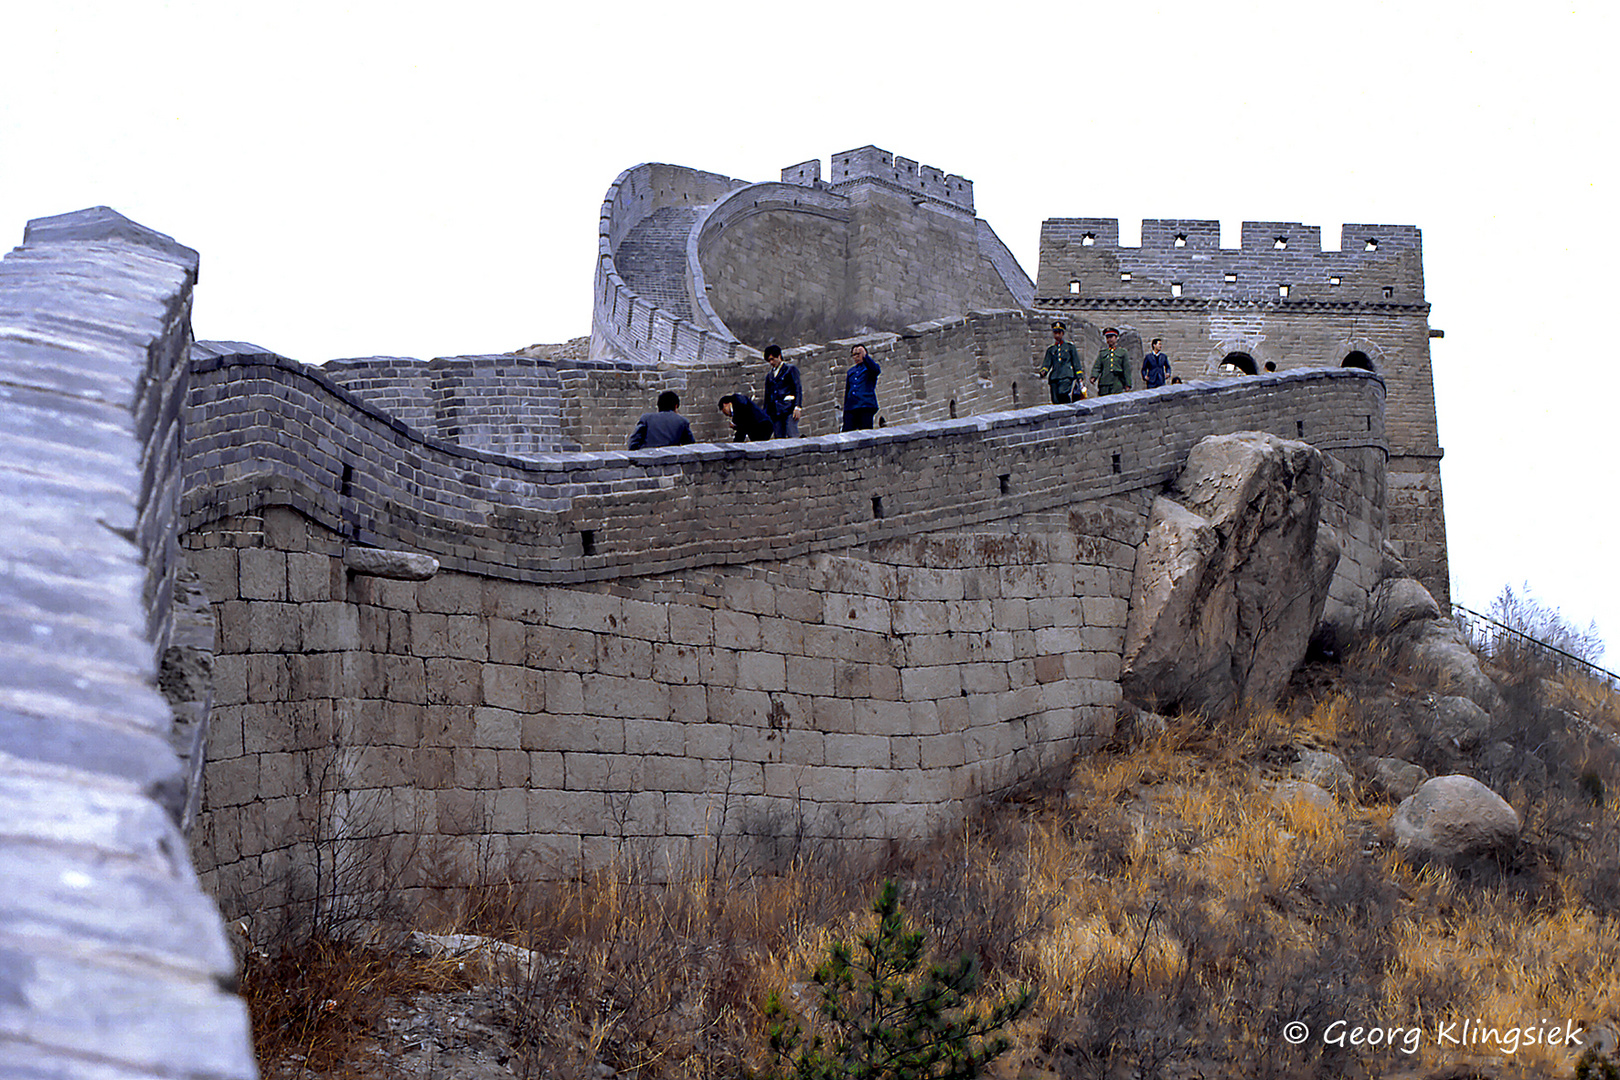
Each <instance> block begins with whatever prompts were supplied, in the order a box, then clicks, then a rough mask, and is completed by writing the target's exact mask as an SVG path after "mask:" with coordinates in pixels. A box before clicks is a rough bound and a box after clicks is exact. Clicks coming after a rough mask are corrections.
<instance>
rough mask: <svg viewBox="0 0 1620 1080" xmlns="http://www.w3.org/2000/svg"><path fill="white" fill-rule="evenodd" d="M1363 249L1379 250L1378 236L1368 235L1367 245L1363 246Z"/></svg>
mask: <svg viewBox="0 0 1620 1080" xmlns="http://www.w3.org/2000/svg"><path fill="white" fill-rule="evenodd" d="M1361 250H1362V251H1377V250H1378V240H1377V238H1376V237H1372V236H1369V237H1367V246H1366V247H1364V248H1362V249H1361Z"/></svg>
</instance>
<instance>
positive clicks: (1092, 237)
mask: <svg viewBox="0 0 1620 1080" xmlns="http://www.w3.org/2000/svg"><path fill="white" fill-rule="evenodd" d="M1096 242H1097V234H1096V233H1086V235H1084V236H1082V237H1081V238H1080V246H1081V247H1090V246H1091V245H1092V244H1095V243H1096Z"/></svg>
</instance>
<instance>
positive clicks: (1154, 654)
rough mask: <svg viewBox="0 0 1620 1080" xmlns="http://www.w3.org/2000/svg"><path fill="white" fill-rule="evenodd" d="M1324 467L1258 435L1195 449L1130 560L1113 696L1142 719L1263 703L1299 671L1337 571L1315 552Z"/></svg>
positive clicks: (1331, 544)
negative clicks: (1118, 689) (1144, 711)
mask: <svg viewBox="0 0 1620 1080" xmlns="http://www.w3.org/2000/svg"><path fill="white" fill-rule="evenodd" d="M1321 487H1322V457H1321V454H1320V453H1319V452H1318V451H1317V450H1316V449H1315V448H1314V447H1312V446H1310V445H1309V444H1307V443H1303V442H1294V441H1290V440H1285V439H1279V438H1277V437H1276V436H1274V435H1266V434H1262V433H1260V432H1253V431H1250V432H1239V433H1238V434H1235V435H1221V436H1212V437H1210V438H1207V439H1204V440H1202V441H1201V442H1199V443H1198V445H1197V446H1195V447H1193V449H1192V452H1191V453H1190V454H1188V456H1187V464H1186V467H1185V468H1184V469H1183V470H1182V473H1181V476H1180V477H1179V478H1177V480H1176V482H1175V485H1174V488H1173V490H1172V492H1171V494H1170V495H1165V496H1160V497H1159V498H1157V499H1155V500H1154V503H1153V510H1152V513H1151V516H1150V518H1149V523H1148V531H1147V538H1146V540H1145V541H1144V542H1143V544H1142V545H1141V547H1139V548H1138V549H1137V554H1136V571H1135V576H1134V578H1133V580H1132V584H1131V605H1130V615H1129V621H1128V622H1127V625H1126V628H1125V665H1124V672H1123V674H1122V676H1121V680H1120V681H1121V686H1122V688H1123V690H1124V693H1125V696H1126V697H1127V698H1129V699H1130V700H1131V701H1134V702H1136V703H1137V704H1139V705H1142V706H1143V707H1145V708H1150V709H1161V710H1162V709H1168V708H1174V709H1192V710H1197V711H1201V712H1206V713H1211V714H1218V713H1223V712H1226V711H1228V710H1230V709H1231V708H1232V706H1234V705H1236V704H1237V703H1238V702H1239V701H1240V700H1245V699H1247V700H1252V701H1257V702H1267V703H1269V702H1272V701H1275V700H1276V699H1277V696H1278V695H1279V694H1280V693H1281V691H1282V689H1283V686H1284V685H1285V684H1286V683H1287V680H1288V677H1289V675H1290V674H1291V673H1292V672H1293V670H1294V668H1296V667H1297V666H1298V665H1299V663H1300V661H1301V660H1302V659H1304V656H1305V650H1306V646H1307V645H1308V644H1309V641H1310V637H1311V632H1312V631H1313V630H1314V629H1315V628H1316V625H1317V623H1318V622H1319V621H1320V620H1321V616H1322V608H1323V605H1324V603H1325V602H1326V599H1327V587H1326V584H1325V582H1329V581H1331V580H1332V576H1333V568H1334V567H1335V566H1336V564H1337V561H1338V560H1337V556H1336V551H1335V549H1336V546H1337V544H1336V540H1335V539H1334V538H1333V537H1332V536H1331V534H1330V535H1329V536H1327V537H1326V538H1324V539H1323V541H1322V543H1321V544H1319V543H1318V528H1317V526H1318V518H1319V516H1320V510H1321Z"/></svg>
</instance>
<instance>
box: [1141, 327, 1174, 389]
mask: <svg viewBox="0 0 1620 1080" xmlns="http://www.w3.org/2000/svg"><path fill="white" fill-rule="evenodd" d="M1163 344H1164V339H1163V338H1154V339H1153V351H1152V352H1150V353H1148V354H1147V355H1145V356H1143V357H1142V387H1143V388H1144V389H1147V390H1151V389H1153V388H1154V387H1155V386H1163V385H1164V384H1165V383H1167V382H1169V381H1170V358H1169V357H1168V356H1166V355H1165V354H1164V350H1163V349H1162V348H1160V346H1161V345H1163Z"/></svg>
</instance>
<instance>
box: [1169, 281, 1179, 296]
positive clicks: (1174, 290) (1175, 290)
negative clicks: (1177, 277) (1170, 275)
mask: <svg viewBox="0 0 1620 1080" xmlns="http://www.w3.org/2000/svg"><path fill="white" fill-rule="evenodd" d="M1170 295H1171V296H1180V295H1181V282H1179V281H1172V282H1171V283H1170Z"/></svg>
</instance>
